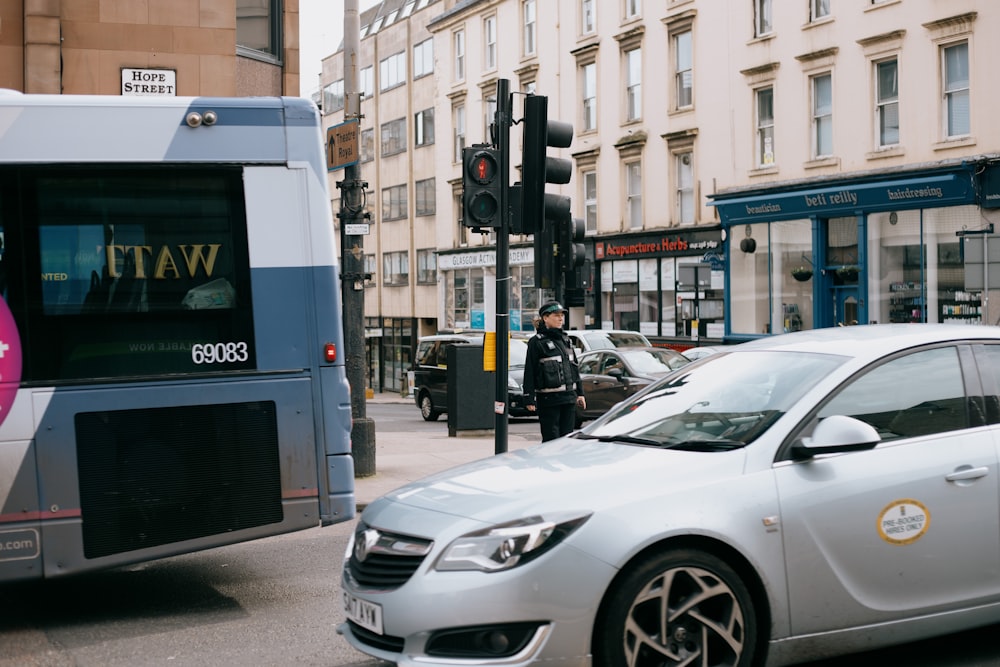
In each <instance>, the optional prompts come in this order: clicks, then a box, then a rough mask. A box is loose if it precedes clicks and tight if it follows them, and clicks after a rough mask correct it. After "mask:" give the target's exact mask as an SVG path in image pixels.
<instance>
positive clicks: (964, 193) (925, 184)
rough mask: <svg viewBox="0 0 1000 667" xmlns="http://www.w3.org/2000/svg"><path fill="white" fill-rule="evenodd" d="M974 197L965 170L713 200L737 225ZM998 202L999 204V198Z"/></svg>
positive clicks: (933, 204)
mask: <svg viewBox="0 0 1000 667" xmlns="http://www.w3.org/2000/svg"><path fill="white" fill-rule="evenodd" d="M974 201H975V190H974V188H973V184H972V178H971V175H970V173H969V172H967V171H962V172H958V173H954V172H953V173H948V174H939V175H936V176H924V177H920V178H908V179H895V180H884V181H876V182H872V183H851V184H843V183H841V184H837V185H831V186H829V187H825V188H813V189H810V190H789V191H784V192H781V191H775V192H767V193H764V194H755V195H748V196H743V197H734V198H729V197H725V196H720V197H717V198H716V201H713V202H709V205H711V206H716V207H718V210H719V215H720V217H721V218H722V221H723V223H724V224H728V225H733V224H744V223H747V222H766V221H775V220H796V219H801V218H808V217H812V216H823V217H832V216H841V215H856V214H858V213H860V212H862V211H890V210H894V209H898V210H905V209H918V208H931V207H935V208H936V207H941V206H957V205H959V204H967V203H972V202H974ZM997 205H998V206H1000V202H998V204H997Z"/></svg>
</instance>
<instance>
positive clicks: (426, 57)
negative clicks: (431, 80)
mask: <svg viewBox="0 0 1000 667" xmlns="http://www.w3.org/2000/svg"><path fill="white" fill-rule="evenodd" d="M418 63H419V67H418ZM433 73H434V38H433V37H428V38H427V39H425V40H423V41H422V42H420V43H418V44H414V45H413V78H414V79H419V78H421V77H424V76H428V75H430V74H433Z"/></svg>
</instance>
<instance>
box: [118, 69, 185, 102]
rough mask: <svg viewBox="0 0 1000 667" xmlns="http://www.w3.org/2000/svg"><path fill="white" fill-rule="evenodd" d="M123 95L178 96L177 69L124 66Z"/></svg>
mask: <svg viewBox="0 0 1000 667" xmlns="http://www.w3.org/2000/svg"><path fill="white" fill-rule="evenodd" d="M122 95H142V96H146V97H176V95H177V70H175V69H132V68H130V67H123V68H122Z"/></svg>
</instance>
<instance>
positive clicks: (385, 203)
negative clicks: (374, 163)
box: [382, 185, 406, 220]
mask: <svg viewBox="0 0 1000 667" xmlns="http://www.w3.org/2000/svg"><path fill="white" fill-rule="evenodd" d="M405 217H406V186H405V185H394V186H392V187H391V188H382V220H400V219H402V218H405Z"/></svg>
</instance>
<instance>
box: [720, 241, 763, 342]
mask: <svg viewBox="0 0 1000 667" xmlns="http://www.w3.org/2000/svg"><path fill="white" fill-rule="evenodd" d="M730 235H731V238H732V250H731V251H730V253H729V255H730V259H729V304H730V306H729V310H730V318H731V320H732V332H733V333H734V334H745V335H746V334H749V335H759V334H767V333H771V316H770V310H769V306H770V303H769V300H768V298H766V295H769V294H770V293H771V286H770V281H769V274H768V264H769V262H768V255H769V254H770V248H769V245H768V225H767V224H766V223H765V224H755V225H739V226H736V227H733V228H732V230H731V231H730Z"/></svg>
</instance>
